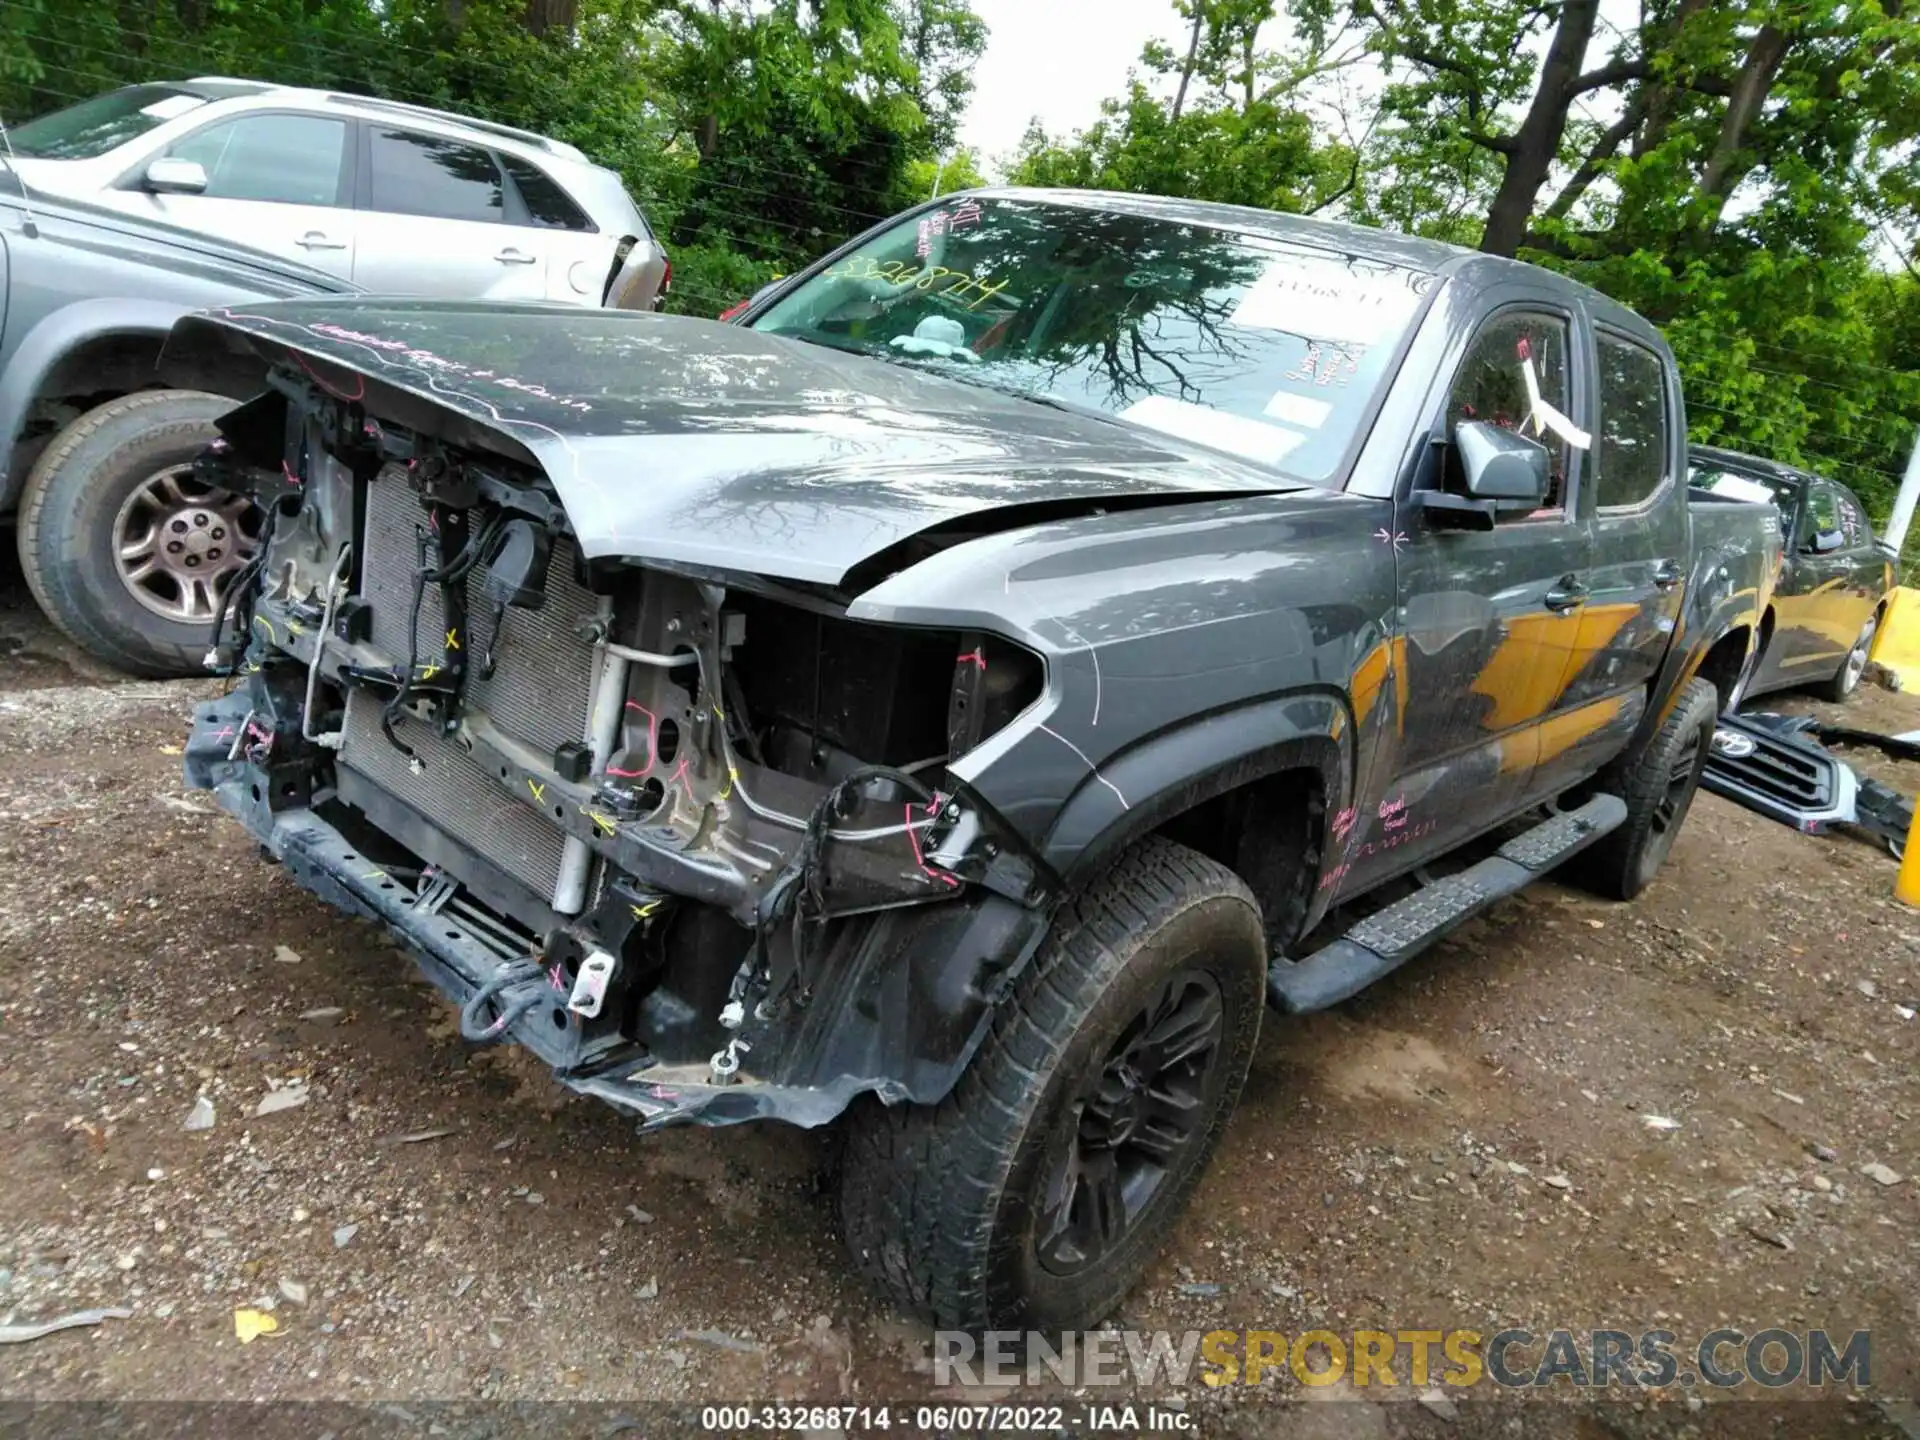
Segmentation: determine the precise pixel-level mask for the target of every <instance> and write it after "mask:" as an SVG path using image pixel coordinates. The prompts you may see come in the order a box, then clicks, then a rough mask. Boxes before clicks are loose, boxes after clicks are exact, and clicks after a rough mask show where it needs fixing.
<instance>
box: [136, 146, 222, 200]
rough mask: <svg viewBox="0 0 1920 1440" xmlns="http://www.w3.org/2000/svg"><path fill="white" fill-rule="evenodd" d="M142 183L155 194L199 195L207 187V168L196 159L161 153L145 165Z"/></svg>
mask: <svg viewBox="0 0 1920 1440" xmlns="http://www.w3.org/2000/svg"><path fill="white" fill-rule="evenodd" d="M143 183H144V184H145V186H146V188H147V189H148V190H150V191H152V192H153V193H154V194H155V195H200V194H203V193H205V191H206V188H207V170H206V167H205V166H204V165H202V164H201V163H200V162H199V161H198V160H183V159H181V158H180V157H179V156H177V155H162V156H161V157H160V158H159V159H158V160H155V161H154V162H153V163H152V164H151V165H149V166H147V173H146V175H145V177H144V180H143Z"/></svg>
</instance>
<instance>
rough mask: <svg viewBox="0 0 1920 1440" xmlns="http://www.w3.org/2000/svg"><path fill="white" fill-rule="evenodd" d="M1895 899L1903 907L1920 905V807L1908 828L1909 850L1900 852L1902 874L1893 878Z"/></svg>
mask: <svg viewBox="0 0 1920 1440" xmlns="http://www.w3.org/2000/svg"><path fill="white" fill-rule="evenodd" d="M1893 898H1894V899H1896V900H1898V901H1899V902H1900V903H1901V904H1903V905H1920V805H1916V806H1915V807H1914V811H1913V823H1912V824H1910V825H1909V826H1907V848H1906V849H1904V850H1902V851H1901V852H1900V873H1899V874H1898V875H1896V876H1894V877H1893Z"/></svg>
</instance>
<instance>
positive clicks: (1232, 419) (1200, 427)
mask: <svg viewBox="0 0 1920 1440" xmlns="http://www.w3.org/2000/svg"><path fill="white" fill-rule="evenodd" d="M1120 417H1121V418H1122V419H1123V420H1131V421H1133V422H1134V423H1135V424H1137V425H1145V426H1147V427H1149V428H1150V429H1154V430H1158V431H1160V432H1162V433H1163V434H1167V435H1177V436H1179V437H1180V438H1181V439H1182V440H1196V441H1198V442H1199V443H1200V444H1202V445H1211V446H1213V447H1214V448H1215V449H1218V450H1227V451H1231V452H1232V453H1233V454H1235V455H1242V456H1245V457H1246V458H1247V459H1249V460H1257V461H1259V462H1260V463H1261V464H1262V465H1277V464H1279V463H1280V461H1281V460H1283V459H1285V458H1286V457H1287V456H1288V455H1289V454H1291V453H1292V452H1293V451H1294V450H1296V449H1298V448H1299V446H1300V445H1301V443H1302V442H1304V441H1305V440H1306V438H1307V437H1306V436H1305V435H1302V434H1301V433H1300V432H1299V431H1297V430H1285V429H1282V428H1281V427H1280V426H1278V425H1268V424H1266V423H1265V422H1263V421H1260V420H1249V419H1247V418H1246V417H1245V416H1243V415H1234V414H1230V413H1229V412H1227V411H1225V410H1215V409H1214V408H1212V407H1211V406H1209V405H1194V404H1190V403H1189V402H1187V401H1185V400H1176V399H1174V398H1173V397H1172V396H1171V395H1149V396H1147V398H1146V399H1144V400H1141V401H1138V402H1136V403H1135V404H1132V405H1129V406H1128V407H1127V408H1126V409H1124V410H1122V411H1121V412H1120Z"/></svg>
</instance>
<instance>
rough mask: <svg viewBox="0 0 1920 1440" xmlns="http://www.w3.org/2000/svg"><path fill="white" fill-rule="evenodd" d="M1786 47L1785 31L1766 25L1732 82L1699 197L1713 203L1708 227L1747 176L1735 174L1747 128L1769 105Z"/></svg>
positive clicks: (1703, 176)
mask: <svg viewBox="0 0 1920 1440" xmlns="http://www.w3.org/2000/svg"><path fill="white" fill-rule="evenodd" d="M1787 45H1788V39H1787V35H1786V32H1785V31H1782V30H1776V29H1775V28H1774V27H1773V26H1771V25H1763V26H1761V27H1760V33H1759V34H1757V35H1755V36H1754V37H1753V44H1752V45H1750V46H1748V47H1747V59H1746V63H1745V64H1743V65H1742V66H1741V67H1740V74H1739V76H1738V77H1737V78H1736V79H1735V80H1734V82H1733V96H1732V98H1731V99H1729V100H1728V101H1727V113H1726V115H1725V116H1724V117H1723V118H1722V119H1721V121H1720V133H1719V134H1718V135H1717V136H1715V137H1714V141H1713V149H1712V151H1711V152H1710V153H1709V154H1708V156H1707V163H1706V164H1705V165H1704V166H1702V167H1701V170H1700V193H1701V194H1702V195H1703V196H1705V197H1706V198H1707V200H1708V201H1709V202H1711V203H1710V207H1709V208H1710V213H1709V215H1708V217H1707V224H1708V225H1709V226H1711V225H1713V224H1714V223H1715V222H1717V221H1718V220H1719V218H1720V211H1721V209H1722V207H1724V206H1725V204H1726V200H1727V196H1728V194H1729V193H1730V192H1731V191H1732V189H1733V187H1734V185H1735V184H1736V183H1737V182H1738V180H1739V178H1740V175H1741V174H1744V173H1745V171H1744V169H1741V170H1738V171H1736V169H1735V166H1734V160H1735V158H1736V157H1737V156H1738V155H1739V153H1740V147H1741V146H1742V145H1743V144H1744V143H1745V142H1746V138H1747V130H1748V127H1750V126H1751V125H1752V124H1753V120H1754V117H1755V116H1756V115H1758V114H1759V113H1760V107H1761V105H1763V104H1765V103H1766V98H1767V91H1768V90H1770V89H1772V88H1773V77H1774V76H1775V75H1777V74H1779V73H1780V62H1781V61H1783V60H1785V59H1786V58H1787Z"/></svg>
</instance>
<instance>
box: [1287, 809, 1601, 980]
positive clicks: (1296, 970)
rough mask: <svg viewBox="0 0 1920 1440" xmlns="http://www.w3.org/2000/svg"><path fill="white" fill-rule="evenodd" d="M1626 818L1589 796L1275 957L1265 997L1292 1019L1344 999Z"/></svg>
mask: <svg viewBox="0 0 1920 1440" xmlns="http://www.w3.org/2000/svg"><path fill="white" fill-rule="evenodd" d="M1626 818H1627V802H1626V801H1624V800H1622V799H1621V798H1620V797H1619V796H1618V795H1596V796H1594V797H1593V798H1592V799H1591V800H1589V801H1587V803H1586V804H1584V805H1582V806H1581V807H1580V808H1579V809H1578V810H1568V811H1566V812H1565V813H1563V814H1559V815H1554V816H1551V817H1549V818H1548V819H1546V820H1543V821H1541V823H1540V824H1538V825H1536V826H1534V827H1533V828H1532V829H1531V830H1528V831H1526V832H1525V833H1524V834H1520V835H1516V836H1514V837H1513V839H1511V840H1509V841H1507V842H1506V844H1504V845H1502V846H1501V847H1500V848H1499V850H1498V851H1496V852H1495V853H1494V854H1492V855H1489V856H1488V857H1487V858H1486V859H1484V860H1482V861H1480V862H1479V863H1478V864H1477V865H1472V866H1469V867H1468V868H1467V869H1465V870H1462V871H1461V872H1460V873H1459V874H1457V875H1449V876H1448V877H1447V878H1446V879H1444V880H1437V881H1435V882H1434V883H1433V884H1431V885H1426V886H1423V887H1422V888H1420V889H1419V890H1416V891H1415V892H1414V893H1413V894H1411V895H1409V896H1407V898H1406V899H1404V900H1400V901H1396V902H1395V903H1394V904H1392V905H1389V906H1388V907H1387V908H1386V909H1384V910H1382V911H1379V912H1378V913H1377V914H1373V915H1369V916H1368V917H1367V918H1366V919H1365V920H1362V921H1361V922H1360V923H1359V924H1358V925H1356V926H1354V927H1353V929H1351V930H1349V931H1348V932H1347V933H1346V934H1345V935H1343V936H1341V937H1340V938H1339V939H1338V940H1335V941H1334V942H1333V943H1332V944H1330V945H1328V946H1326V947H1325V948H1323V949H1320V950H1317V951H1315V952H1314V953H1313V954H1311V955H1309V956H1307V958H1306V959H1304V960H1287V959H1284V958H1282V957H1279V956H1276V957H1275V958H1274V960H1273V963H1272V964H1271V965H1270V966H1269V967H1268V969H1267V996H1268V998H1269V999H1270V1000H1272V1002H1273V1004H1274V1007H1275V1008H1276V1009H1278V1010H1281V1011H1283V1012H1285V1013H1287V1014H1292V1015H1301V1014H1305V1013H1307V1012H1309V1011H1313V1010H1325V1009H1327V1008H1328V1007H1329V1006H1333V1005H1338V1004H1339V1003H1340V1002H1341V1001H1342V1000H1348V999H1351V998H1352V997H1353V996H1355V995H1358V994H1359V993H1360V992H1361V991H1362V990H1364V989H1366V988H1367V986H1369V985H1371V984H1373V982H1374V981H1376V980H1378V979H1380V977H1381V976H1383V975H1386V974H1388V973H1389V972H1391V971H1393V970H1396V969H1398V968H1399V967H1400V966H1402V965H1404V964H1406V962H1407V961H1409V960H1411V959H1412V958H1413V957H1414V956H1415V955H1418V954H1419V953H1420V952H1421V951H1422V950H1424V949H1426V948H1427V947H1428V946H1429V945H1431V944H1433V943H1434V942H1435V941H1437V940H1440V939H1441V938H1443V937H1444V936H1446V935H1449V934H1451V933H1452V932H1453V931H1455V930H1457V929H1459V928H1460V927H1461V926H1462V925H1464V924H1466V923H1467V921H1469V920H1471V919H1472V918H1473V917H1474V916H1476V915H1478V914H1479V913H1480V912H1481V911H1483V910H1485V909H1486V908H1487V907H1488V906H1490V905H1493V904H1495V903H1496V902H1498V901H1501V900H1504V899H1506V898H1507V897H1508V896H1509V895H1514V894H1517V893H1519V892H1520V891H1522V890H1524V889H1526V888H1527V886H1529V885H1531V884H1532V883H1533V882H1534V881H1535V880H1538V879H1539V878H1540V877H1541V876H1542V875H1544V874H1546V873H1547V871H1549V870H1551V869H1553V867H1554V866H1556V865H1558V864H1560V863H1561V862H1562V861H1563V860H1566V859H1568V858H1570V857H1571V856H1574V855H1577V854H1579V853H1580V852H1581V851H1582V850H1584V849H1586V848H1587V846H1589V845H1591V844H1592V843H1593V842H1594V841H1596V840H1598V839H1599V838H1600V837H1601V836H1602V835H1605V834H1606V833H1607V832H1608V831H1611V830H1617V829H1618V828H1619V827H1620V826H1621V825H1622V824H1624V823H1625V821H1626Z"/></svg>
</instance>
